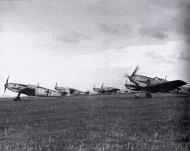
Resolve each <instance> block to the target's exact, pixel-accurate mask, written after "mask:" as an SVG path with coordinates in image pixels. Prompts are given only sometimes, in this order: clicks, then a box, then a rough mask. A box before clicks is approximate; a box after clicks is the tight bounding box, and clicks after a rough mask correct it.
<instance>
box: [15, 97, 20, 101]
mask: <svg viewBox="0 0 190 151" xmlns="http://www.w3.org/2000/svg"><path fill="white" fill-rule="evenodd" d="M20 100H21V98H20V97H16V98H15V99H14V100H13V101H20Z"/></svg>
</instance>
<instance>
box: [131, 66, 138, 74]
mask: <svg viewBox="0 0 190 151" xmlns="http://www.w3.org/2000/svg"><path fill="white" fill-rule="evenodd" d="M138 70H139V66H136V68H135V70H134V71H133V73H132V75H131V76H134V75H135V74H136V72H137V71H138Z"/></svg>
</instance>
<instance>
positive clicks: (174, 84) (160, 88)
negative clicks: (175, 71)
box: [141, 80, 187, 93]
mask: <svg viewBox="0 0 190 151" xmlns="http://www.w3.org/2000/svg"><path fill="white" fill-rule="evenodd" d="M185 84H187V83H186V82H184V81H181V80H174V81H166V82H163V83H159V84H155V85H150V86H146V87H141V90H145V91H148V92H151V93H156V92H165V93H166V92H170V91H172V90H174V89H177V88H179V87H181V86H183V85H185Z"/></svg>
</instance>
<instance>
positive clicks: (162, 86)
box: [125, 66, 187, 98]
mask: <svg viewBox="0 0 190 151" xmlns="http://www.w3.org/2000/svg"><path fill="white" fill-rule="evenodd" d="M138 69H139V67H138V66H137V67H136V68H135V70H134V71H133V73H132V74H131V75H128V74H126V75H125V77H127V78H128V79H129V80H130V82H131V83H132V84H131V83H130V84H127V83H126V84H125V86H126V88H128V89H130V90H131V91H132V92H133V93H134V94H135V97H139V96H140V95H138V94H141V93H144V94H145V96H146V97H149V98H151V97H152V95H151V93H157V92H161V93H168V92H170V91H172V90H175V89H179V88H180V87H181V86H183V85H185V84H187V83H186V82H184V81H182V80H173V81H167V80H166V78H165V79H162V78H158V77H155V78H151V77H147V76H144V75H137V74H136V72H137V71H138ZM137 92H140V93H137Z"/></svg>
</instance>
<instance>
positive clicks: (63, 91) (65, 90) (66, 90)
mask: <svg viewBox="0 0 190 151" xmlns="http://www.w3.org/2000/svg"><path fill="white" fill-rule="evenodd" d="M55 90H57V91H58V92H60V93H61V95H62V96H71V95H85V94H86V93H85V92H83V91H80V90H77V89H74V88H69V87H58V86H57V83H56V85H55Z"/></svg>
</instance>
